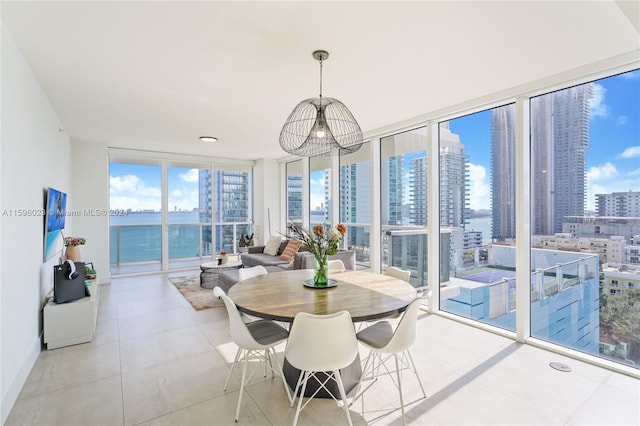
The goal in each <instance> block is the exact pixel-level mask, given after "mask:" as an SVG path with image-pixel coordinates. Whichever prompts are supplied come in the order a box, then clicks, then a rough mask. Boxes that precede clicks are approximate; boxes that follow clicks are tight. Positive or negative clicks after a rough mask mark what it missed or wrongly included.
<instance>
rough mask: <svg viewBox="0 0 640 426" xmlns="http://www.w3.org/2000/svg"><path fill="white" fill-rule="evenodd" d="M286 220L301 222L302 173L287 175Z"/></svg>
mask: <svg viewBox="0 0 640 426" xmlns="http://www.w3.org/2000/svg"><path fill="white" fill-rule="evenodd" d="M287 220H288V221H290V222H295V223H298V224H300V225H301V224H302V175H301V174H300V175H298V174H295V175H287Z"/></svg>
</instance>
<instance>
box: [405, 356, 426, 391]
mask: <svg viewBox="0 0 640 426" xmlns="http://www.w3.org/2000/svg"><path fill="white" fill-rule="evenodd" d="M405 352H406V353H407V358H409V362H410V363H411V368H412V369H413V373H414V374H415V375H416V379H418V384H419V385H420V389H422V396H424V397H425V398H426V397H427V393H426V392H425V391H424V386H422V380H421V379H420V375H419V374H418V370H417V369H416V365H415V363H414V362H413V357H412V356H411V352H409V349H407V350H406V351H405Z"/></svg>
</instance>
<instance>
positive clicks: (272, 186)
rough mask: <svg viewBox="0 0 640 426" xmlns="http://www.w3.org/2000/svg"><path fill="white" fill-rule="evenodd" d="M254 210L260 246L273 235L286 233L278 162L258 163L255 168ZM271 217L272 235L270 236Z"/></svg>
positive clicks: (264, 160) (259, 161)
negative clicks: (281, 213) (281, 219)
mask: <svg viewBox="0 0 640 426" xmlns="http://www.w3.org/2000/svg"><path fill="white" fill-rule="evenodd" d="M253 173H254V174H253V209H254V214H253V217H254V218H255V224H256V225H257V226H258V231H259V232H258V238H259V239H258V244H264V243H265V242H266V240H268V239H269V237H270V236H271V235H279V233H280V232H282V233H284V232H285V231H286V229H280V195H281V192H282V189H281V182H280V164H278V162H277V161H276V160H270V159H262V160H258V161H256V164H255V166H254V168H253ZM269 217H271V235H269Z"/></svg>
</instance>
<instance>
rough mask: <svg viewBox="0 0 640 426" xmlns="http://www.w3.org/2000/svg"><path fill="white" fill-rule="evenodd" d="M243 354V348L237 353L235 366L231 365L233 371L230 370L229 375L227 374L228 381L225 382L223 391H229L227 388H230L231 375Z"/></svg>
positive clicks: (234, 361) (234, 360)
mask: <svg viewBox="0 0 640 426" xmlns="http://www.w3.org/2000/svg"><path fill="white" fill-rule="evenodd" d="M241 352H242V348H238V350H237V351H236V356H235V358H234V359H233V364H231V369H230V370H229V374H227V381H226V382H224V388H222V390H225V391H226V390H227V386H229V379H231V374H232V373H233V369H234V367H235V366H236V364H237V363H238V359H240V353H241Z"/></svg>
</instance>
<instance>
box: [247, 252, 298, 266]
mask: <svg viewBox="0 0 640 426" xmlns="http://www.w3.org/2000/svg"><path fill="white" fill-rule="evenodd" d="M240 259H241V260H242V265H243V266H244V267H245V268H251V267H252V266H257V265H262V266H277V265H285V266H287V265H288V264H289V262H288V261H286V260H282V259H280V257H279V256H271V255H269V254H264V253H242V255H241V257H240Z"/></svg>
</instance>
